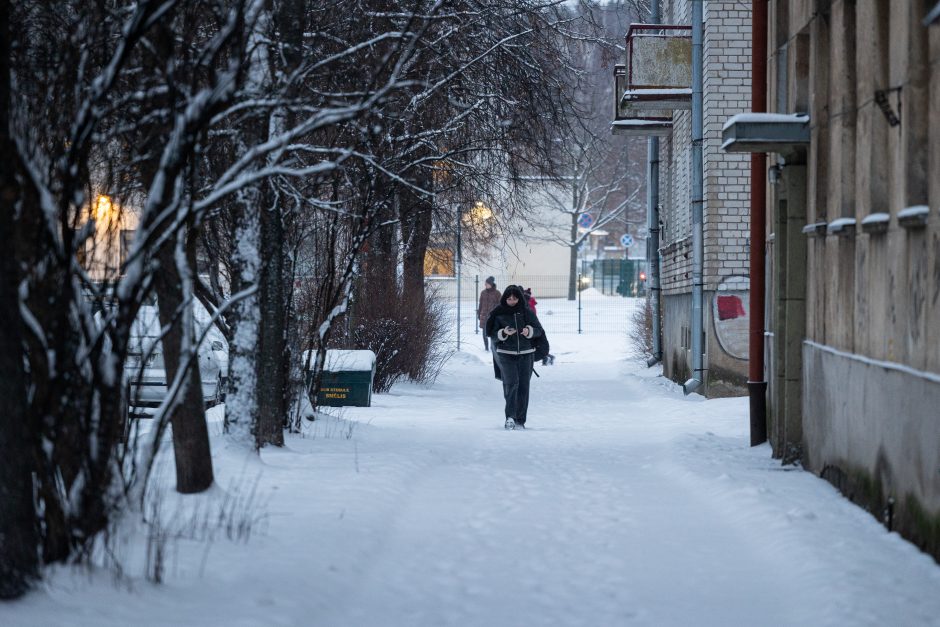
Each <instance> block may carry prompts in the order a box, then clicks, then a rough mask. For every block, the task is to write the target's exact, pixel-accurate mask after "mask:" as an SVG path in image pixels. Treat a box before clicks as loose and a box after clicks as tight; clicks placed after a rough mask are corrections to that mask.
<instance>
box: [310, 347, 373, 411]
mask: <svg viewBox="0 0 940 627" xmlns="http://www.w3.org/2000/svg"><path fill="white" fill-rule="evenodd" d="M305 357H306V355H305ZM312 362H313V359H312V358H311V359H310V360H309V363H312ZM304 363H305V364H306V363H308V360H307V359H304ZM306 374H307V376H306V379H307V388H308V389H309V388H310V386H311V385H313V373H312V372H307V373H306ZM374 377H375V353H373V352H372V351H370V350H340V349H330V350H327V351H326V363H325V364H324V368H323V377H322V380H321V382H320V392H319V394H317V405H322V406H326V407H369V406H371V405H372V379H373V378H374Z"/></svg>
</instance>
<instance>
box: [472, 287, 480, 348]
mask: <svg viewBox="0 0 940 627" xmlns="http://www.w3.org/2000/svg"><path fill="white" fill-rule="evenodd" d="M473 276H474V279H473V293H474V294H475V295H476V297H477V298H479V297H480V275H479V274H475V275H473ZM477 303H478V304H477V307H479V301H477ZM479 315H480V312H479V311H478V312H477V318H479ZM473 334H474V335H479V334H480V321H479V320H477V322H476V323H474V325H473Z"/></svg>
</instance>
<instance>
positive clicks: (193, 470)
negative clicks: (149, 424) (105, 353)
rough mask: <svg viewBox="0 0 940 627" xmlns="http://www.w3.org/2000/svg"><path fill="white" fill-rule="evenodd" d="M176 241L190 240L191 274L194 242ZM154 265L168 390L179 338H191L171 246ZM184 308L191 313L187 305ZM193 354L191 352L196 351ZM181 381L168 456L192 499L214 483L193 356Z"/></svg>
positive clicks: (178, 484)
mask: <svg viewBox="0 0 940 627" xmlns="http://www.w3.org/2000/svg"><path fill="white" fill-rule="evenodd" d="M181 236H183V237H187V239H188V240H189V241H187V244H186V247H187V251H186V256H187V261H188V263H189V267H190V269H191V271H192V272H193V273H195V268H196V263H195V246H194V243H195V242H194V241H193V240H192V238H189V236H188V235H181ZM158 259H159V262H160V270H159V271H158V272H155V273H154V287H155V289H156V292H157V304H158V309H159V312H160V326H161V327H163V328H167V327H168V326H169V330H168V331H167V333H166V335H164V336H163V341H162V344H163V361H164V364H165V367H166V380H167V384H169V383H170V382H172V381H173V379H174V378H175V377H176V373H177V371H178V370H179V368H180V365H181V363H180V362H181V359H182V358H183V357H184V356H183V355H182V354H181V348H182V342H183V334H184V333H187V334H190V335H191V336H192V335H193V334H194V333H195V329H194V328H187V326H184V325H189V324H190V323H191V322H192V314H191V311H190V312H189V315H180V312H181V309H182V307H183V301H184V298H185V295H184V294H183V282H182V276H181V275H180V271H179V268H178V267H177V262H176V255H175V250H174V246H173V242H172V241H171V242H170V243H169V244H168V245H166V246H164V248H163V250H161V251H160V253H159V255H158ZM190 297H191V295H190ZM185 306H186V307H187V308H189V309H190V310H191V309H192V302H190V303H188V304H187V305H185ZM193 350H196V349H195V346H194V347H193ZM186 376H187V377H188V379H189V381H188V383H187V384H185V385H184V386H183V398H182V399H181V400H180V403H179V404H177V405H176V408H175V410H174V411H173V413H172V414H171V415H170V422H171V424H172V426H173V454H174V457H175V459H176V489H177V491H178V492H181V493H183V494H192V493H194V492H202V491H203V490H206V489H208V488H209V486H211V485H212V481H213V474H212V453H211V450H210V447H209V429H208V427H207V426H206V413H205V405H204V401H203V398H202V380H201V377H200V376H199V360H198V358H197V356H194V359H193V361H192V362H191V363H190V368H189V373H188V374H187V375H186Z"/></svg>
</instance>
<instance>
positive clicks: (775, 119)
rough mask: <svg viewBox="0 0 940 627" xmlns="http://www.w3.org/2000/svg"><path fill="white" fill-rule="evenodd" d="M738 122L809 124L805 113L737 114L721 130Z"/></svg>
mask: <svg viewBox="0 0 940 627" xmlns="http://www.w3.org/2000/svg"><path fill="white" fill-rule="evenodd" d="M738 122H741V123H746V124H754V123H758V122H759V123H762V124H792V123H794V122H799V123H802V124H809V116H808V115H806V114H805V113H738V114H737V115H732V116H731V117H730V118H728V120H727V121H726V122H725V125H724V126H722V127H721V130H723V131H724V130H727V129H728V127H730V126H732V125H733V124H737V123H738Z"/></svg>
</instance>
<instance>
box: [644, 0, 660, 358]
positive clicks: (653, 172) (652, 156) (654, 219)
mask: <svg viewBox="0 0 940 627" xmlns="http://www.w3.org/2000/svg"><path fill="white" fill-rule="evenodd" d="M660 20H661V17H660V13H659V0H652V2H650V22H652V23H653V24H658V23H659V22H660ZM647 144H648V145H647V152H648V155H649V176H648V177H647V188H646V192H647V196H646V200H647V212H646V223H647V228H648V229H649V237H648V238H647V240H646V265H647V266H648V268H649V291H648V292H647V298H649V299H650V309H651V313H652V316H653V354H652V355H651V356H650V358H649V359H648V360H647V362H646V365H647V366H649V367H652V366H655V365H656V364H658V363H659V362H660V361H662V359H663V329H662V314H661V312H660V307H661V306H662V303H661V293H660V285H659V274H660V272H659V267H660V266H659V138H658V137H650V138H649V140H648V142H647Z"/></svg>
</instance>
